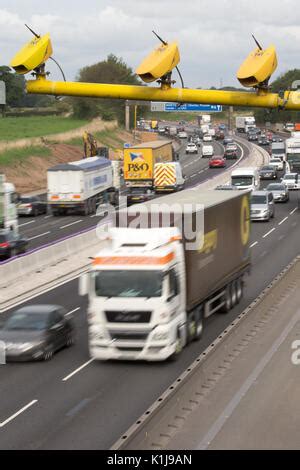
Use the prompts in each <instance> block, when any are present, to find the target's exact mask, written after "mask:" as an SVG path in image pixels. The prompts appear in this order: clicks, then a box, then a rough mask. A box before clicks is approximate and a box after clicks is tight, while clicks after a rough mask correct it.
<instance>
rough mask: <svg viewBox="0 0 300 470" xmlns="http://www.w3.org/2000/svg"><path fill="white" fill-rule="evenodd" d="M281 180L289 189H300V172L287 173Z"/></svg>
mask: <svg viewBox="0 0 300 470" xmlns="http://www.w3.org/2000/svg"><path fill="white" fill-rule="evenodd" d="M281 182H282V183H283V184H284V185H285V186H286V187H287V188H288V189H289V190H291V189H300V179H299V175H298V173H286V174H285V175H284V177H283V178H281Z"/></svg>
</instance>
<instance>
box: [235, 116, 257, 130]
mask: <svg viewBox="0 0 300 470" xmlns="http://www.w3.org/2000/svg"><path fill="white" fill-rule="evenodd" d="M235 127H236V130H237V132H248V131H249V130H250V129H253V128H254V127H255V118H254V117H253V116H237V117H236V118H235Z"/></svg>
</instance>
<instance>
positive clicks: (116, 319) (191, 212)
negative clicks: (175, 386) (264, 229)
mask: <svg viewBox="0 0 300 470" xmlns="http://www.w3.org/2000/svg"><path fill="white" fill-rule="evenodd" d="M229 193H230V194H229ZM249 194H250V192H243V193H242V192H240V191H221V190H220V191H201V190H184V191H182V192H180V193H173V194H170V195H167V196H165V197H163V198H158V199H156V200H155V201H151V202H147V203H145V204H142V206H143V208H142V209H141V212H140V215H141V214H144V218H142V219H141V220H142V221H141V220H137V217H139V215H137V212H136V208H135V209H134V210H133V208H129V209H127V211H125V210H122V211H120V212H119V213H118V217H117V220H118V223H117V224H116V225H117V227H115V228H111V229H110V231H109V232H108V238H107V240H106V241H105V242H104V243H105V245H104V246H103V248H102V249H101V250H100V251H99V252H98V253H97V254H96V256H95V258H94V260H93V262H92V266H91V268H90V270H89V272H88V273H85V274H84V275H82V277H81V278H80V287H79V292H80V294H81V295H88V297H89V305H88V327H89V350H90V355H91V357H92V358H94V359H100V360H106V359H124V360H147V361H163V360H165V359H167V358H176V357H177V356H178V355H179V354H180V352H181V350H182V348H183V347H184V346H185V345H186V344H187V343H189V342H190V341H193V340H198V339H200V337H201V335H202V330H203V319H204V318H205V317H209V316H210V315H211V314H213V313H214V312H217V311H220V312H224V313H226V312H229V311H230V309H231V308H232V307H234V306H235V305H236V304H238V303H239V302H240V300H241V298H242V295H243V286H244V277H245V274H246V273H248V271H249V269H250V247H249V241H250V202H249ZM172 207H173V209H172ZM138 208H141V206H138ZM145 214H146V215H145ZM137 222H138V223H137ZM132 223H134V224H135V227H137V226H138V225H139V227H140V228H133V227H132ZM190 227H193V229H192V232H191V231H190V229H189V228H190ZM190 241H192V242H191V243H190Z"/></svg>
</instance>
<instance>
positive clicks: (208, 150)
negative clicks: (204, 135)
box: [202, 145, 214, 157]
mask: <svg viewBox="0 0 300 470" xmlns="http://www.w3.org/2000/svg"><path fill="white" fill-rule="evenodd" d="M213 156H214V148H213V146H212V145H203V147H202V157H213Z"/></svg>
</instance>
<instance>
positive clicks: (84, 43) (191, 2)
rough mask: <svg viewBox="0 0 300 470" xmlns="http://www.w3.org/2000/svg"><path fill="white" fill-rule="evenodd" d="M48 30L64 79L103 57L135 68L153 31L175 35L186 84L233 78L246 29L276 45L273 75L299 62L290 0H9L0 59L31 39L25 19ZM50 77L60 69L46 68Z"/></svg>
mask: <svg viewBox="0 0 300 470" xmlns="http://www.w3.org/2000/svg"><path fill="white" fill-rule="evenodd" d="M25 22H27V23H28V24H30V25H31V26H32V27H33V29H36V30H37V31H38V32H40V33H45V32H48V31H49V32H50V33H51V37H52V42H53V46H54V57H55V58H56V59H57V60H59V62H60V63H61V64H62V66H63V68H64V70H65V73H66V75H67V78H68V79H74V77H75V76H76V74H77V73H78V71H79V69H80V68H81V67H83V66H85V65H90V64H93V63H96V62H98V61H100V60H103V59H104V58H106V56H107V55H108V54H109V53H111V52H112V53H114V54H116V55H117V56H120V57H122V58H123V59H124V60H125V61H126V62H127V63H128V64H129V65H130V66H132V67H133V68H136V67H137V66H138V64H139V63H140V62H141V60H142V59H143V58H144V57H145V56H146V55H147V54H148V53H149V52H150V51H151V49H152V48H153V47H155V46H156V45H157V39H156V38H154V36H153V35H152V33H151V31H152V29H155V30H156V31H157V32H159V34H160V35H161V36H162V37H164V38H166V39H167V40H169V41H173V40H177V41H178V42H179V46H180V51H181V64H180V69H181V72H182V74H183V76H184V79H185V82H186V84H187V86H189V87H195V86H202V87H206V86H211V85H214V86H218V85H219V83H220V80H222V82H223V83H224V84H237V81H236V78H235V73H236V70H237V69H238V67H239V65H240V63H241V62H242V61H243V60H244V58H245V57H246V56H247V55H248V53H249V52H250V50H252V49H253V48H254V43H253V40H252V38H251V33H254V34H255V35H256V36H257V38H258V40H259V41H260V42H261V43H262V44H263V45H265V46H268V45H269V44H271V43H274V44H275V45H276V46H277V50H278V55H279V68H278V72H277V75H278V73H280V72H283V71H285V70H287V69H289V68H295V67H297V66H298V62H297V58H298V55H299V51H298V50H299V39H300V28H299V26H298V25H299V22H300V9H299V7H298V1H295V0H274V1H271V0H260V1H259V0H252V1H251V2H250V1H249V0H239V2H237V1H234V0H223V1H222V0H210V1H209V0H197V1H196V0H186V1H185V2H183V1H182V0H163V1H162V0H151V2H149V1H146V0H126V2H125V1H124V0H111V1H108V0H85V2H80V3H79V2H74V1H68V0H61V1H58V0H52V1H51V3H50V2H49V3H47V4H46V3H44V4H41V3H40V2H38V1H35V0H27V1H26V2H24V1H23V0H22V1H21V0H11V1H10V3H9V4H8V5H7V6H6V7H5V8H2V9H1V5H0V46H1V47H0V60H1V62H2V63H9V60H10V59H11V58H12V56H13V55H14V54H15V52H16V51H17V50H18V49H19V48H20V47H21V46H22V45H23V44H24V43H25V42H26V41H28V40H29V39H30V34H29V32H28V31H27V30H26V29H25V28H24V23H25ZM50 70H51V72H52V78H55V79H57V78H59V77H60V75H59V72H58V71H57V70H56V68H55V67H53V65H51V66H50Z"/></svg>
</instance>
